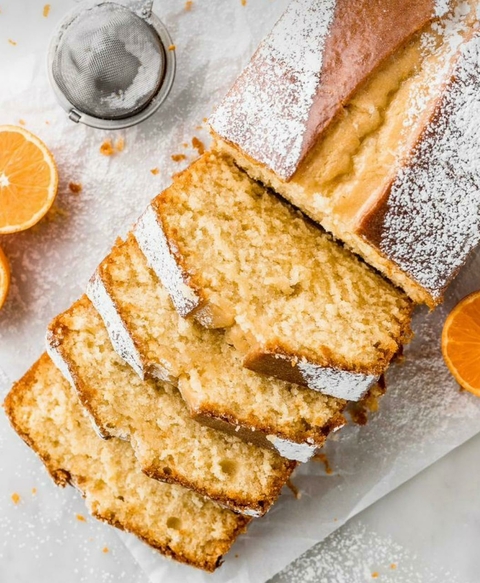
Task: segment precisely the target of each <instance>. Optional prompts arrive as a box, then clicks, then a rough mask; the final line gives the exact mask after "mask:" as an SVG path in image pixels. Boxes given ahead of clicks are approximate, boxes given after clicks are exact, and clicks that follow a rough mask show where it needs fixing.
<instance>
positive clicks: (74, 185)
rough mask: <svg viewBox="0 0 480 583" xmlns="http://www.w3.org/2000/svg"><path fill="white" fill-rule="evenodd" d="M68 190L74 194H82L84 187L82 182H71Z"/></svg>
mask: <svg viewBox="0 0 480 583" xmlns="http://www.w3.org/2000/svg"><path fill="white" fill-rule="evenodd" d="M68 189H69V190H70V192H71V193H72V194H80V193H81V192H82V190H83V186H82V185H81V184H80V182H69V183H68Z"/></svg>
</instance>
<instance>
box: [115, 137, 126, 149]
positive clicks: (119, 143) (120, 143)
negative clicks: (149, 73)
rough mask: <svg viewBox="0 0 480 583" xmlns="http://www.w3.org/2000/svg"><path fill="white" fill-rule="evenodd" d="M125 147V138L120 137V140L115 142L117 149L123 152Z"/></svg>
mask: <svg viewBox="0 0 480 583" xmlns="http://www.w3.org/2000/svg"><path fill="white" fill-rule="evenodd" d="M124 149H125V138H118V140H117V141H116V142H115V150H117V152H123V150H124Z"/></svg>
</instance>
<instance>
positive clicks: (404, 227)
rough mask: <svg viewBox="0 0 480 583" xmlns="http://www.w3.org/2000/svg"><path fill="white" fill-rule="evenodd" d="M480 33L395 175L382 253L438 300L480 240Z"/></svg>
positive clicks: (467, 48) (466, 49) (463, 51)
mask: <svg viewBox="0 0 480 583" xmlns="http://www.w3.org/2000/svg"><path fill="white" fill-rule="evenodd" d="M479 87H480V33H479V32H477V33H476V34H475V35H474V36H473V37H472V38H471V39H470V40H468V41H467V42H466V43H465V44H464V45H463V47H462V48H461V51H460V56H459V58H458V62H457V64H456V67H455V70H454V75H453V80H452V81H451V83H450V84H449V86H448V87H447V89H446V90H445V93H444V95H443V96H442V98H441V100H440V101H439V103H438V106H437V108H436V111H435V113H434V115H433V117H432V119H431V121H430V123H429V124H428V125H427V127H426V129H425V131H424V133H423V135H422V138H421V139H420V141H419V144H418V145H417V148H416V149H415V151H414V153H413V155H412V157H411V160H410V163H409V165H408V166H406V167H405V168H403V169H402V170H401V171H400V173H399V175H398V177H397V179H396V180H395V182H394V184H393V186H392V189H391V192H390V196H389V199H388V202H387V206H386V213H385V217H384V219H383V225H382V238H381V242H380V249H381V251H382V252H383V253H384V254H385V255H387V256H388V257H390V258H391V259H392V260H393V261H395V262H396V263H397V265H399V267H400V268H401V269H402V270H404V271H406V272H407V273H409V275H410V276H411V277H412V278H413V279H414V280H415V281H417V282H418V283H419V284H420V285H421V286H423V287H424V288H426V289H427V290H428V291H429V292H430V293H431V295H432V297H433V298H434V299H440V298H441V296H442V295H443V292H444V290H445V288H446V286H447V285H448V284H449V283H450V281H451V280H452V279H453V277H455V275H456V273H457V272H458V270H459V269H460V267H461V266H462V265H463V264H464V262H465V260H466V258H467V256H468V254H469V253H470V251H471V250H472V249H473V248H474V247H475V246H476V245H477V244H478V243H479V242H480V92H479Z"/></svg>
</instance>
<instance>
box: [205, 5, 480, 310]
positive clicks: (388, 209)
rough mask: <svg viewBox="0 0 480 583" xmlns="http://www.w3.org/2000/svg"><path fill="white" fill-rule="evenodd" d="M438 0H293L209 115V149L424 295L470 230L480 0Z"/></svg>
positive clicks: (455, 258)
mask: <svg viewBox="0 0 480 583" xmlns="http://www.w3.org/2000/svg"><path fill="white" fill-rule="evenodd" d="M410 4H411V5H410ZM437 4H438V6H437V8H435V7H434V6H432V3H431V2H412V3H407V4H405V3H404V2H392V1H390V0H383V1H380V2H375V3H371V2H365V1H364V0H345V1H343V0H337V1H336V2H335V1H334V2H330V3H329V2H327V3H325V2H317V1H316V0H292V2H291V3H290V4H289V6H288V8H287V10H286V12H285V13H284V15H283V16H282V18H281V19H280V21H279V22H278V24H277V25H276V27H275V28H274V29H273V31H272V32H271V34H270V35H268V36H267V38H266V39H265V40H264V41H263V42H262V44H261V45H260V47H259V48H258V50H257V52H256V53H255V55H254V56H253V58H252V60H251V62H250V64H249V65H248V66H247V67H246V69H245V70H244V72H243V73H242V74H241V75H240V77H239V78H238V80H237V81H236V82H235V84H234V86H233V87H232V89H231V90H230V92H229V93H228V95H227V96H226V97H225V99H224V101H223V102H222V103H221V104H220V106H219V108H218V109H217V111H216V112H215V113H214V115H213V117H212V118H211V120H210V121H211V127H212V130H213V134H214V137H215V147H216V148H217V149H219V150H221V151H223V152H224V153H227V154H229V155H231V156H232V157H233V158H234V159H235V161H236V163H237V164H239V165H240V166H241V167H242V168H244V169H245V170H246V171H247V172H248V173H249V174H250V175H251V176H252V177H253V178H255V179H257V180H260V181H261V182H263V183H264V184H266V185H268V186H270V187H272V188H273V189H274V190H275V191H276V192H277V193H279V194H280V195H282V196H283V197H285V198H286V199H287V200H289V201H290V202H292V203H293V204H294V205H296V206H297V207H298V208H300V209H301V210H302V211H303V212H305V213H306V214H308V215H309V216H310V217H311V218H312V219H313V220H315V221H316V222H319V223H320V224H322V226H323V227H324V228H325V229H326V230H327V231H329V232H331V233H333V234H334V235H335V237H337V238H338V239H340V240H342V241H344V242H345V243H346V244H348V245H349V246H350V247H351V249H352V250H354V251H355V252H356V253H358V254H359V255H361V256H362V257H363V258H364V259H365V260H366V262H367V263H369V264H370V265H372V266H374V267H375V268H376V269H378V270H379V271H381V272H382V273H383V274H385V275H386V276H387V277H388V278H390V279H391V281H393V282H394V283H395V284H396V285H398V286H400V287H403V288H404V289H405V291H406V292H407V293H408V294H409V295H410V296H411V297H412V298H413V299H414V300H415V301H416V302H421V303H426V304H428V305H430V306H431V307H434V306H435V305H437V304H438V303H439V302H441V301H442V297H443V294H444V292H445V289H446V288H447V286H448V284H449V283H450V282H451V281H452V280H453V278H454V277H455V275H456V274H457V272H458V270H459V268H460V267H461V265H462V264H463V263H464V262H465V260H466V258H467V256H468V254H469V253H470V251H471V250H472V249H473V248H474V247H475V245H476V244H477V243H478V241H479V240H480V226H479V221H478V214H479V212H480V202H479V199H478V182H479V171H478V165H476V164H475V163H472V160H478V159H479V158H480V140H479V139H478V136H479V135H480V118H479V116H478V100H477V99H476V98H475V97H474V95H476V94H478V92H479V89H480V73H479V69H478V38H477V36H478V33H475V34H474V38H471V36H472V33H473V31H474V30H475V29H476V28H477V27H478V6H477V4H478V3H477V2H476V1H475V0H451V1H450V2H438V3H437ZM347 5H348V8H347ZM327 6H328V7H329V8H328V9H327V8H326V7H327ZM441 7H443V10H440V8H441ZM329 10H330V12H329ZM327 13H328V14H327ZM428 15H430V18H427V17H428ZM434 15H436V16H437V17H441V18H437V19H436V20H434V21H433V22H429V21H430V20H431V17H433V16H434ZM392 22H394V23H395V24H394V26H392ZM287 34H288V38H287ZM312 38H314V39H315V42H312ZM465 39H467V41H468V42H467V43H466V44H464V45H463V46H462V43H463V42H464V41H465ZM292 47H295V48H294V49H293V48H292ZM308 65H310V66H308Z"/></svg>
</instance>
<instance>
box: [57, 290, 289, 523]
mask: <svg viewBox="0 0 480 583" xmlns="http://www.w3.org/2000/svg"><path fill="white" fill-rule="evenodd" d="M55 329H58V330H59V331H60V332H59V334H60V335H61V338H62V340H61V344H60V346H59V347H58V351H59V353H60V354H61V355H62V356H63V358H64V359H65V361H66V362H68V363H69V365H70V373H71V375H72V377H73V379H74V381H75V382H76V387H77V390H78V391H79V393H80V398H81V401H82V403H84V404H85V405H86V407H88V409H89V410H90V412H91V413H92V415H93V416H94V418H95V419H97V420H98V421H99V425H100V429H101V430H103V431H104V432H105V433H107V434H110V435H113V436H117V437H124V438H127V439H130V441H131V443H132V446H133V449H134V451H135V454H136V456H137V458H138V460H139V461H140V464H141V466H142V468H143V470H144V471H145V472H146V473H147V474H148V475H150V476H151V477H154V478H156V479H160V480H164V481H171V482H176V483H180V484H182V485H184V486H186V487H190V488H192V489H194V490H197V491H199V492H201V493H202V494H204V495H206V496H208V497H210V498H212V499H214V500H217V501H219V502H222V503H224V504H226V505H228V506H229V507H231V508H232V509H236V510H238V511H243V510H245V509H246V510H249V509H251V510H252V511H255V512H257V513H260V514H261V513H263V512H264V511H266V510H267V509H268V507H269V506H270V504H271V503H272V502H273V501H274V500H275V499H276V498H277V496H278V494H279V492H280V489H281V487H282V486H283V484H284V483H285V482H286V480H287V479H288V477H289V476H290V473H291V471H292V470H293V467H294V464H292V463H290V462H287V461H286V460H284V459H282V458H281V457H280V456H279V455H278V454H277V453H275V452H274V451H270V450H265V449H262V448H258V447H255V446H254V445H251V444H247V443H245V442H243V441H242V440H241V439H239V438H238V437H236V436H234V435H227V434H225V433H223V432H219V431H215V430H214V429H210V428H208V427H205V426H203V425H200V424H199V423H197V422H196V421H195V420H194V419H192V418H191V417H190V415H189V413H188V409H187V407H186V405H185V403H184V401H183V399H182V397H181V395H180V393H179V391H178V389H177V388H175V387H173V386H171V385H169V384H168V383H164V382H160V381H157V382H155V381H153V380H146V381H142V380H141V379H140V378H139V377H138V376H137V375H136V374H135V373H134V372H133V370H132V369H131V368H130V367H129V366H128V365H127V364H125V363H124V362H123V361H122V360H121V359H120V357H118V356H117V355H116V354H115V352H114V351H113V349H112V347H111V344H110V340H109V338H108V335H107V331H106V329H105V327H104V324H103V322H102V320H101V318H100V316H99V315H98V313H97V312H96V310H95V308H94V307H93V306H92V304H91V302H90V301H89V300H88V298H86V297H85V296H83V297H82V298H81V299H80V300H79V301H78V302H76V303H75V304H74V305H73V306H72V308H70V310H68V311H67V312H65V313H64V314H62V315H61V316H60V317H58V318H57V319H56V321H55V322H54V324H53V325H52V330H53V332H54V333H55ZM132 403H134V406H132Z"/></svg>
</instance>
